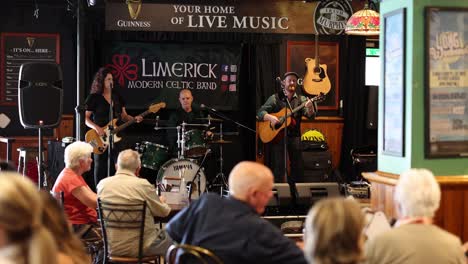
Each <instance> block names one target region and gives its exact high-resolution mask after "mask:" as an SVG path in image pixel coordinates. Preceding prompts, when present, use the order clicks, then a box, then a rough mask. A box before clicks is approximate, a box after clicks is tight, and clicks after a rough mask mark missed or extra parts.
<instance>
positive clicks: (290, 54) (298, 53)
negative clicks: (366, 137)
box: [287, 41, 340, 110]
mask: <svg viewBox="0 0 468 264" xmlns="http://www.w3.org/2000/svg"><path fill="white" fill-rule="evenodd" d="M316 51H318V52H319V60H318V61H319V64H320V68H322V69H325V71H324V72H323V77H322V78H323V80H324V82H325V81H326V82H327V83H328V82H329V84H330V85H331V86H330V87H331V88H330V89H329V92H328V93H327V94H326V98H325V100H324V101H323V102H320V103H318V108H319V110H322V109H323V110H338V101H339V91H340V89H339V83H340V82H339V72H338V69H339V59H338V58H339V49H338V43H336V42H319V45H318V47H317V49H316V48H315V42H314V41H288V42H287V71H294V72H297V73H298V74H299V76H301V78H304V77H305V76H307V73H311V72H312V71H313V70H314V69H313V68H314V62H315V61H316V60H315V58H316ZM324 65H325V66H324Z"/></svg>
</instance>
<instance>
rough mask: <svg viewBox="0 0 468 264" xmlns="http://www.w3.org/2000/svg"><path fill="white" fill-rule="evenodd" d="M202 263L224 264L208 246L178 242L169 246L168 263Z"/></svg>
mask: <svg viewBox="0 0 468 264" xmlns="http://www.w3.org/2000/svg"><path fill="white" fill-rule="evenodd" d="M188 260H190V263H194V260H195V263H202V264H213V263H214V264H223V262H222V261H221V259H220V258H219V257H218V256H216V255H215V254H214V253H213V252H211V251H210V250H208V249H206V248H202V247H198V246H193V245H188V244H176V245H172V246H170V247H169V249H168V250H167V253H166V262H167V264H183V263H188V262H187V261H188Z"/></svg>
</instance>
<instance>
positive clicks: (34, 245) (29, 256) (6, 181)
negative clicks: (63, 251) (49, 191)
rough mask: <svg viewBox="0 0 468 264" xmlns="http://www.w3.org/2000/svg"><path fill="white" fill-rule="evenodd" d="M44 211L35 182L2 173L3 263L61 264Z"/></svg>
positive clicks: (0, 260) (0, 249)
mask: <svg viewBox="0 0 468 264" xmlns="http://www.w3.org/2000/svg"><path fill="white" fill-rule="evenodd" d="M42 210H43V204H42V201H41V199H40V196H39V193H38V191H37V190H36V187H35V186H34V184H33V183H32V182H31V181H29V180H28V179H25V178H23V177H21V176H20V175H19V174H17V173H13V172H2V173H0V263H15V264H46V263H47V264H56V263H57V258H56V257H54V256H57V249H56V246H55V243H54V240H53V238H52V235H51V234H50V233H49V231H48V230H47V229H46V228H45V227H44V226H43V225H42V219H41V215H42Z"/></svg>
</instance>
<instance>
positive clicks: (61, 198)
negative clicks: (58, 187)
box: [50, 191, 65, 208]
mask: <svg viewBox="0 0 468 264" xmlns="http://www.w3.org/2000/svg"><path fill="white" fill-rule="evenodd" d="M50 195H52V197H54V198H55V199H56V200H57V202H58V203H59V204H60V206H61V207H62V208H63V203H64V202H65V198H64V194H63V191H59V192H54V191H50Z"/></svg>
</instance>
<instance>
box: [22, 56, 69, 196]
mask: <svg viewBox="0 0 468 264" xmlns="http://www.w3.org/2000/svg"><path fill="white" fill-rule="evenodd" d="M62 83H63V82H62V70H61V69H60V66H59V65H58V64H56V63H50V62H32V63H24V64H22V65H21V67H20V71H19V80H18V108H19V109H18V110H19V116H20V122H21V125H23V127H25V128H35V129H38V140H39V151H38V153H39V154H38V171H39V173H38V176H39V179H38V185H39V188H41V187H43V188H45V189H47V188H48V186H47V180H46V179H45V177H44V166H43V165H44V164H43V161H42V154H41V153H42V152H43V147H42V129H43V128H55V127H57V126H59V124H60V121H61V120H62V108H63V107H62V100H63V88H62V86H63V84H62Z"/></svg>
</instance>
